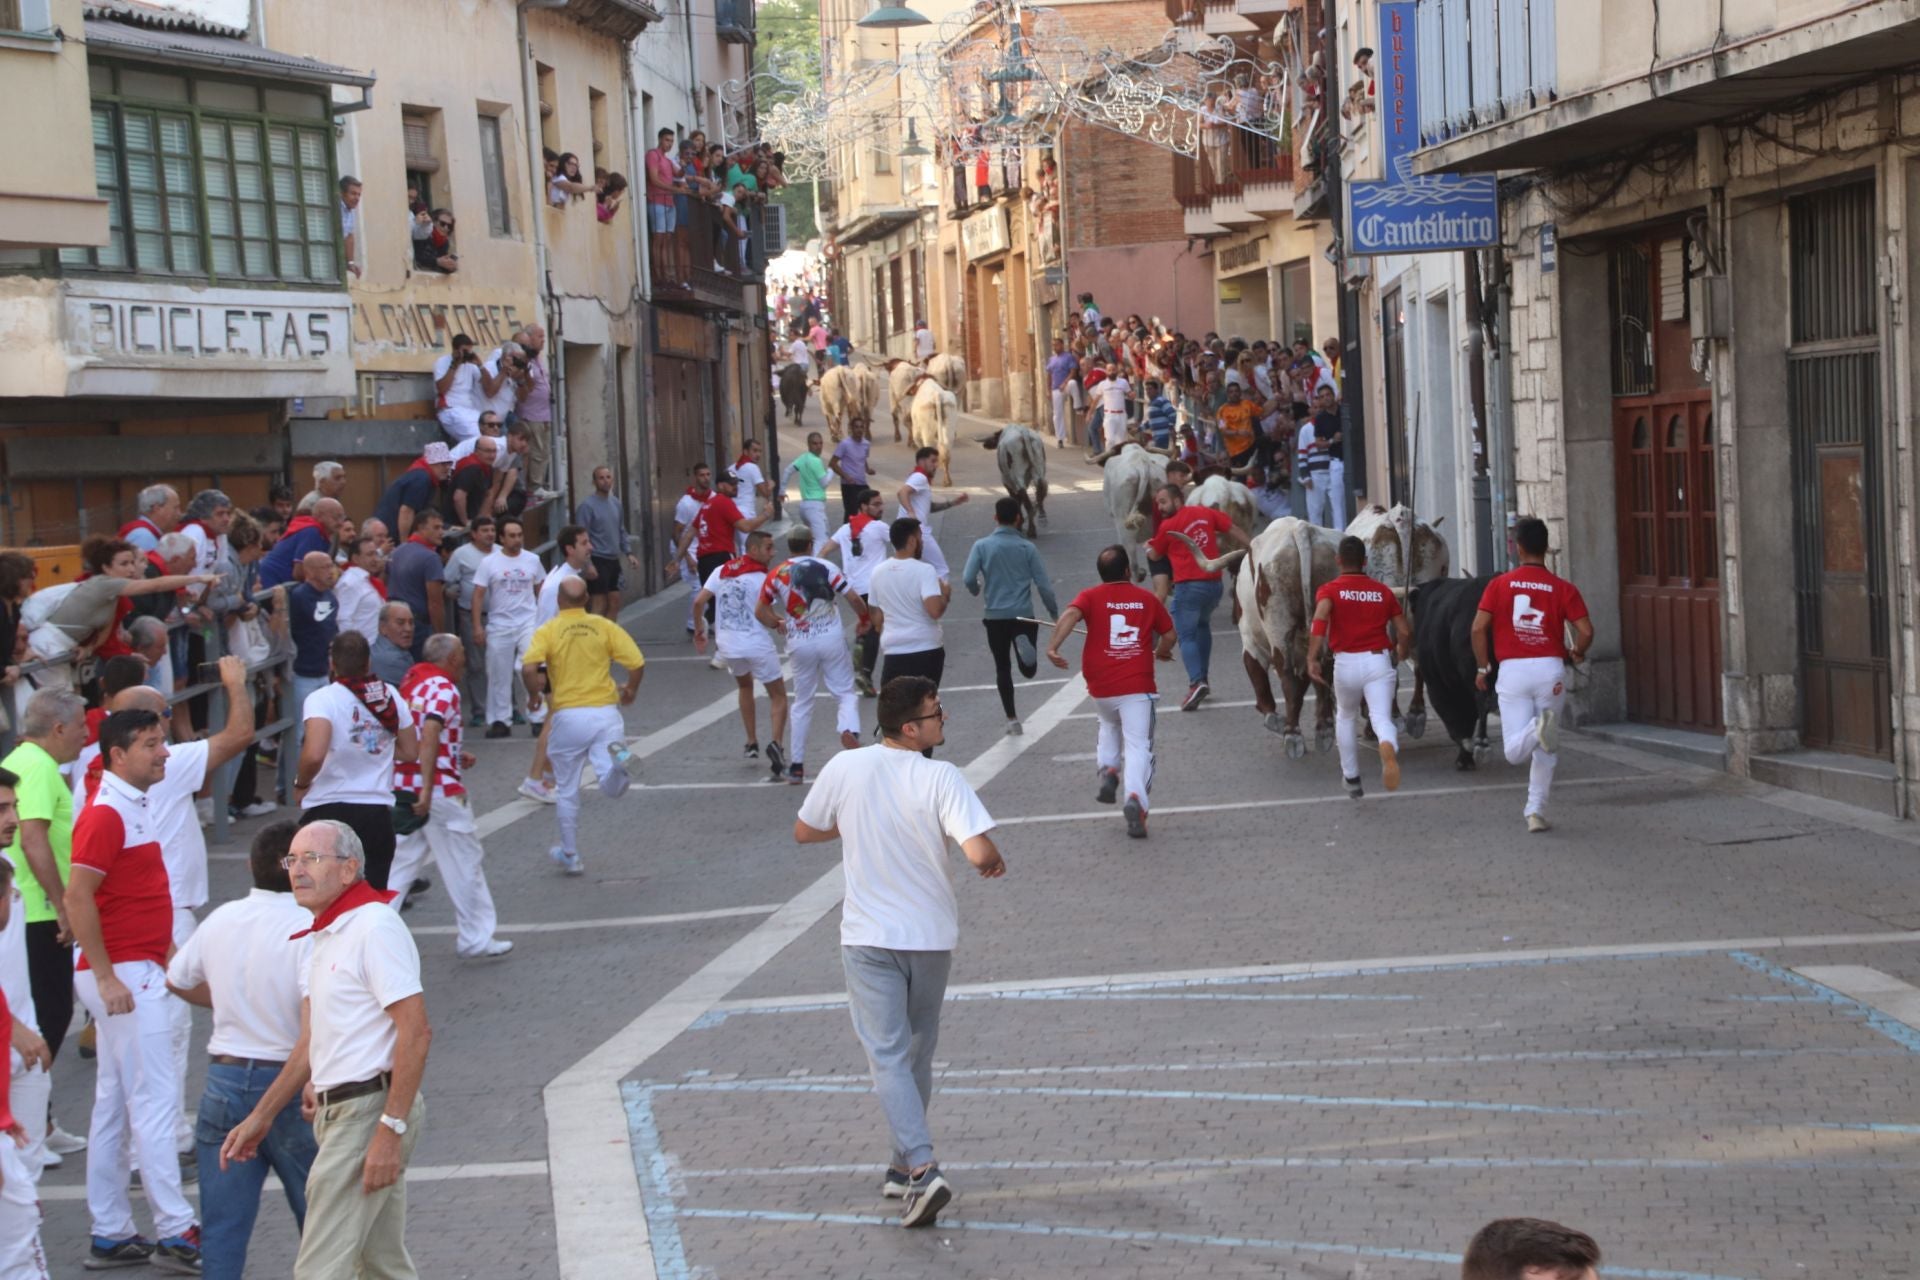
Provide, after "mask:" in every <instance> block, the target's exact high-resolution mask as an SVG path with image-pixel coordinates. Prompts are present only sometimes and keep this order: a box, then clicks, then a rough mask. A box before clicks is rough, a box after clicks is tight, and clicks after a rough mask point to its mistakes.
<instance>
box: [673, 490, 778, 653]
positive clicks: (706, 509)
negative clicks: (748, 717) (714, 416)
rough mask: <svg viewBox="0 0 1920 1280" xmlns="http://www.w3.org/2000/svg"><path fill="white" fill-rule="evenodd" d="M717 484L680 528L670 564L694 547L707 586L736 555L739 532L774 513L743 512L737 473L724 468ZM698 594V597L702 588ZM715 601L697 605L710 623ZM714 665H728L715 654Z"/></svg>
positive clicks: (696, 565) (697, 566) (697, 631)
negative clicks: (738, 499) (753, 514)
mask: <svg viewBox="0 0 1920 1280" xmlns="http://www.w3.org/2000/svg"><path fill="white" fill-rule="evenodd" d="M713 483H714V489H713V492H712V493H710V494H708V495H707V500H706V501H705V502H703V503H701V504H700V510H699V511H697V512H695V513H694V517H693V520H692V522H691V523H689V524H688V525H687V527H686V528H684V529H682V530H681V531H680V541H679V542H677V543H675V544H674V548H673V561H672V562H671V563H669V565H668V566H667V567H668V571H669V572H671V571H672V569H673V565H674V564H678V563H679V562H681V561H683V560H685V559H686V556H687V549H688V548H689V547H691V548H692V549H693V553H694V555H695V557H696V559H695V560H694V571H695V572H696V573H697V574H698V575H699V579H700V583H701V586H703V587H704V586H705V584H706V581H707V579H708V578H711V577H712V576H713V572H714V570H716V569H718V568H719V567H720V566H721V565H723V564H725V563H727V561H729V560H731V559H733V558H734V555H735V552H734V539H735V535H736V534H739V535H740V536H742V537H744V536H745V534H747V533H752V532H753V531H754V530H755V529H758V528H759V527H760V526H761V525H763V524H765V523H766V522H767V521H768V520H769V519H771V518H772V516H773V508H772V507H771V505H769V507H768V508H767V513H766V514H765V515H762V516H758V517H755V518H751V519H750V518H748V517H747V516H746V515H745V514H744V513H742V512H741V510H740V507H739V504H737V503H736V502H735V501H734V497H735V495H737V494H738V493H739V492H740V477H739V476H737V475H735V474H734V473H733V472H731V471H722V472H721V473H720V474H719V475H718V476H716V477H714V482H713ZM743 531H744V532H743ZM695 595H696V597H698V595H699V592H698V590H696V592H695ZM712 601H713V597H712V596H708V597H707V598H706V600H705V601H704V602H700V601H697V600H696V604H695V612H698V611H699V607H700V604H701V603H704V604H705V607H706V613H707V617H706V621H707V623H708V624H709V625H711V624H712V622H713V603H712ZM700 632H701V628H700V627H699V626H698V625H696V626H695V628H694V635H695V636H696V637H698V636H699V634H700ZM711 665H712V666H713V668H714V670H716V671H718V670H720V669H721V667H722V666H724V665H725V664H724V663H723V661H722V660H721V657H720V655H719V654H718V653H715V654H714V655H713V662H712V664H711Z"/></svg>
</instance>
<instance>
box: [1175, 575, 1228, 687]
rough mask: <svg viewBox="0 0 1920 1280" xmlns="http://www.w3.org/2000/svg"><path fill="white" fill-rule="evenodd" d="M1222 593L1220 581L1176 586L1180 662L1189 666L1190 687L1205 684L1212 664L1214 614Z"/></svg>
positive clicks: (1188, 681) (1176, 630)
mask: <svg viewBox="0 0 1920 1280" xmlns="http://www.w3.org/2000/svg"><path fill="white" fill-rule="evenodd" d="M1223 591H1224V588H1223V587H1222V586H1221V583H1220V579H1218V578H1195V579H1193V580H1192V581H1190V582H1176V583H1174V584H1173V609H1172V610H1171V612H1172V613H1173V630H1174V633H1175V634H1176V635H1178V636H1179V637H1180V661H1182V662H1184V663H1185V664H1186V666H1187V683H1188V684H1190V685H1194V684H1201V683H1203V682H1204V681H1205V680H1206V678H1207V668H1208V666H1209V665H1211V664H1212V662H1213V611H1214V609H1216V608H1217V607H1219V604H1220V596H1221V594H1222V592H1223Z"/></svg>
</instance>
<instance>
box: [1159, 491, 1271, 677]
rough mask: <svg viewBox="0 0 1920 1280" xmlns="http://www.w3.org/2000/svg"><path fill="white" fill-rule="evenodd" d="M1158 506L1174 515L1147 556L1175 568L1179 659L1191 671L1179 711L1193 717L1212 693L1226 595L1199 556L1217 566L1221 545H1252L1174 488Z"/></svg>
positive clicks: (1224, 519)
mask: <svg viewBox="0 0 1920 1280" xmlns="http://www.w3.org/2000/svg"><path fill="white" fill-rule="evenodd" d="M1157 501H1158V502H1159V503H1160V507H1161V509H1162V510H1166V509H1167V508H1168V507H1172V508H1173V511H1172V514H1171V515H1169V516H1168V517H1167V518H1166V519H1165V520H1164V521H1163V522H1162V523H1161V525H1160V529H1159V531H1158V532H1157V533H1155V534H1154V535H1153V537H1152V538H1150V539H1148V541H1147V551H1148V553H1149V554H1150V555H1152V556H1154V557H1157V558H1159V559H1161V560H1166V561H1168V562H1170V563H1171V564H1172V566H1173V608H1172V612H1173V625H1174V627H1175V629H1177V630H1178V631H1179V633H1180V659H1181V661H1182V662H1184V663H1185V664H1186V668H1187V696H1186V698H1185V700H1184V701H1182V702H1181V703H1180V709H1181V710H1182V711H1193V710H1197V709H1198V708H1199V706H1200V704H1201V703H1202V702H1205V701H1206V700H1207V695H1208V694H1210V693H1212V692H1213V690H1212V689H1211V688H1209V687H1208V685H1207V673H1208V671H1209V669H1210V667H1211V665H1212V662H1213V611H1214V610H1215V609H1216V608H1218V607H1219V605H1220V597H1221V595H1222V594H1223V593H1224V591H1225V588H1224V587H1223V586H1222V584H1221V581H1220V571H1219V570H1218V569H1212V570H1209V569H1207V568H1205V567H1204V566H1203V565H1202V564H1201V563H1200V560H1199V559H1196V558H1195V553H1196V552H1197V553H1198V555H1199V556H1200V557H1203V558H1205V559H1207V560H1212V559H1214V558H1215V557H1216V556H1218V555H1219V554H1220V551H1219V545H1218V544H1219V543H1221V542H1228V543H1237V544H1239V545H1240V546H1243V547H1244V546H1246V545H1247V539H1246V538H1245V537H1244V536H1243V535H1242V534H1241V533H1240V531H1239V530H1238V529H1236V528H1234V527H1233V520H1232V519H1231V518H1230V517H1229V516H1228V515H1227V513H1226V512H1224V511H1217V510H1215V509H1214V508H1212V507H1196V506H1192V505H1190V504H1188V503H1187V501H1186V498H1185V495H1183V494H1182V493H1181V492H1180V491H1179V490H1178V489H1175V488H1173V486H1171V485H1168V486H1166V487H1165V488H1163V489H1161V491H1160V496H1159V497H1158V499H1157Z"/></svg>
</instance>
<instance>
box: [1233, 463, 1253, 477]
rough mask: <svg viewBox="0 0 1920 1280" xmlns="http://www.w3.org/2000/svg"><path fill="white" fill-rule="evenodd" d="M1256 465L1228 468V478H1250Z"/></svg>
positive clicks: (1249, 464)
mask: <svg viewBox="0 0 1920 1280" xmlns="http://www.w3.org/2000/svg"><path fill="white" fill-rule="evenodd" d="M1256 465H1257V464H1256V463H1252V462H1249V463H1248V464H1247V465H1246V466H1244V467H1228V468H1227V474H1228V475H1230V476H1250V475H1252V474H1253V471H1254V467H1255V466H1256Z"/></svg>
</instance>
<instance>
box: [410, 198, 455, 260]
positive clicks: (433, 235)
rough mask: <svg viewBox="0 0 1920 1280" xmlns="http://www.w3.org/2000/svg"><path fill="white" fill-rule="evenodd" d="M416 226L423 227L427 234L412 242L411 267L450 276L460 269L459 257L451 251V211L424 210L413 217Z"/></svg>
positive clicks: (452, 221)
mask: <svg viewBox="0 0 1920 1280" xmlns="http://www.w3.org/2000/svg"><path fill="white" fill-rule="evenodd" d="M414 223H415V225H416V226H425V227H426V228H427V234H426V235H425V236H424V237H420V238H416V239H415V240H414V242H413V265H414V267H415V268H416V269H418V270H421V271H437V272H440V273H441V274H442V275H452V274H453V273H454V272H456V271H458V270H459V269H460V255H459V254H457V253H455V252H454V251H453V223H454V218H453V210H451V209H435V210H434V211H433V213H432V214H431V215H429V214H427V213H426V212H425V211H424V210H423V211H421V212H420V213H418V214H415V215H414Z"/></svg>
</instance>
